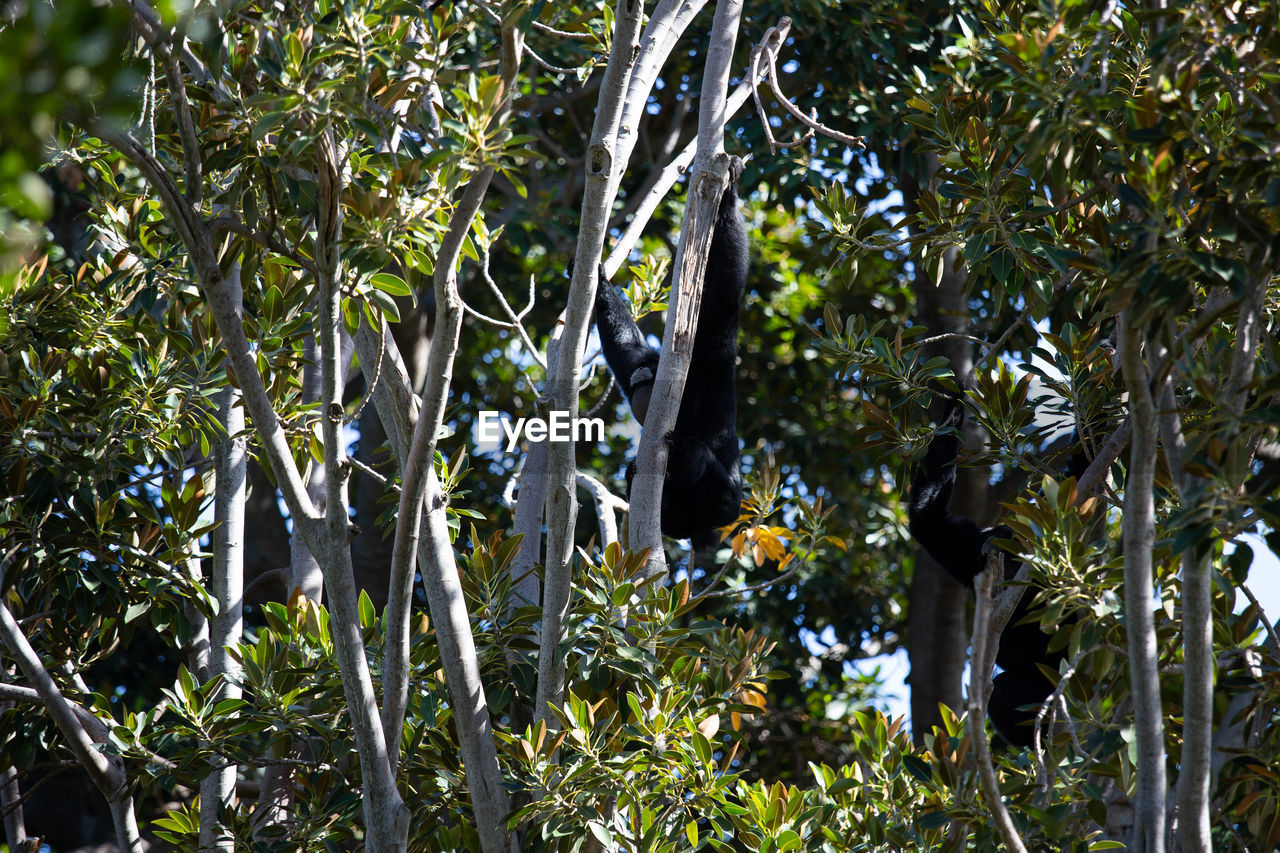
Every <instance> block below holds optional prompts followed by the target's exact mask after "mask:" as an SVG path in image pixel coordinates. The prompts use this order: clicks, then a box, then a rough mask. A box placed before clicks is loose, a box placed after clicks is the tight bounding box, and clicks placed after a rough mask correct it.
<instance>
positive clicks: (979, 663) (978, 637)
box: [968, 550, 1027, 853]
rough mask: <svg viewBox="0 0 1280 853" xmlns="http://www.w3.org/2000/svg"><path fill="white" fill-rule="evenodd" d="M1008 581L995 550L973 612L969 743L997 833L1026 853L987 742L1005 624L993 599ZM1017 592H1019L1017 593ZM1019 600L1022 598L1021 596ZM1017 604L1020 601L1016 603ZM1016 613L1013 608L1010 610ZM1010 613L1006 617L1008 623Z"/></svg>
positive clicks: (979, 585)
mask: <svg viewBox="0 0 1280 853" xmlns="http://www.w3.org/2000/svg"><path fill="white" fill-rule="evenodd" d="M1002 577H1004V555H1003V554H1002V553H1001V552H1000V551H998V550H993V551H992V552H991V554H990V555H989V556H988V557H987V567H986V569H984V570H983V571H982V572H980V573H979V574H978V577H976V578H975V579H974V584H973V587H974V592H975V593H976V596H975V603H974V609H973V665H972V666H971V667H970V671H969V726H968V732H969V742H970V743H971V744H973V749H974V753H975V755H976V757H977V762H978V776H979V778H980V779H981V781H982V792H983V796H984V797H985V799H986V801H987V808H988V809H990V810H991V816H992V818H993V819H994V820H995V824H996V829H997V830H998V831H999V833H1000V837H1001V838H1002V839H1003V840H1004V843H1005V846H1006V847H1008V848H1009V849H1010V850H1012V851H1014V853H1026V849H1027V848H1026V846H1025V845H1024V844H1023V843H1022V839H1021V838H1020V837H1019V836H1018V830H1017V829H1016V828H1015V827H1014V825H1013V819H1012V818H1010V817H1009V809H1008V808H1006V806H1005V804H1004V797H1003V796H1002V795H1001V793H1000V782H999V780H998V779H997V778H996V771H995V767H993V766H992V764H991V746H990V744H989V743H988V742H987V727H986V720H987V695H988V692H989V689H990V684H991V669H992V664H994V663H995V659H996V655H995V645H996V644H997V643H999V641H1000V631H1001V630H1003V628H1004V624H1003V623H1001V624H999V625H992V624H991V622H992V620H991V603H992V601H991V598H992V589H993V588H994V586H995V583H996V579H997V578H1002ZM1014 591H1015V592H1016V590H1014ZM1017 597H1018V598H1021V594H1020V593H1019V594H1018V596H1017ZM1013 600H1014V601H1015V602H1016V598H1015V599H1013ZM1010 610H1012V607H1010ZM1008 616H1009V615H1008V613H1005V614H1003V618H1004V621H1007V620H1008Z"/></svg>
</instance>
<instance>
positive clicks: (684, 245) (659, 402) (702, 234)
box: [629, 0, 742, 578]
mask: <svg viewBox="0 0 1280 853" xmlns="http://www.w3.org/2000/svg"><path fill="white" fill-rule="evenodd" d="M741 18H742V3H741V2H740V0H720V2H717V3H716V11H715V17H714V18H713V19H712V22H711V38H710V41H709V43H708V45H707V62H706V66H705V70H704V71H703V75H702V92H701V100H700V102H699V105H698V150H697V153H696V154H695V155H694V158H693V171H692V174H691V176H690V181H689V192H688V195H687V198H686V200H685V217H684V224H683V225H682V226H681V228H680V244H679V246H678V247H677V248H676V257H675V261H674V262H673V264H672V279H671V304H670V307H669V308H668V309H667V322H666V326H665V328H664V329H663V333H662V354H661V356H660V357H659V359H658V373H657V376H656V377H655V378H654V383H653V392H652V395H651V396H650V398H649V409H648V411H647V412H646V413H645V419H644V426H643V428H642V429H641V431H640V444H639V446H638V447H637V448H636V473H635V478H634V480H633V481H632V483H631V495H630V500H631V516H630V524H629V528H630V542H631V547H632V549H633V550H642V549H645V548H648V549H649V553H648V556H647V558H646V560H645V565H644V568H643V569H641V571H642V572H643V575H644V577H646V578H651V577H656V576H659V575H662V574H665V573H666V571H667V561H666V554H665V553H664V552H663V548H662V525H661V521H662V519H661V516H662V484H663V481H664V479H665V478H666V473H667V452H668V445H667V441H666V435H667V434H668V433H669V432H671V430H672V429H674V427H675V423H676V416H677V414H678V413H679V411H680V398H681V395H682V394H683V393H684V385H685V379H686V377H687V376H688V373H689V362H690V359H691V358H692V356H693V341H694V336H695V334H696V333H697V328H698V312H699V310H700V308H701V305H702V286H703V283H704V281H705V278H706V270H707V257H708V254H709V253H710V249H711V238H712V232H713V231H714V230H715V221H716V214H717V211H718V210H719V207H720V199H721V196H723V194H724V189H725V185H726V184H727V182H728V170H729V158H728V156H727V155H726V154H725V153H724V126H725V120H726V118H727V116H728V110H727V107H726V102H727V97H728V89H729V74H730V70H731V68H732V64H733V47H734V45H735V44H736V43H737V38H738V24H739V21H740V20H741Z"/></svg>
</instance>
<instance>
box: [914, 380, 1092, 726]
mask: <svg viewBox="0 0 1280 853" xmlns="http://www.w3.org/2000/svg"><path fill="white" fill-rule="evenodd" d="M964 415H965V409H964V403H963V402H962V401H961V400H960V399H958V398H951V399H950V400H949V401H948V405H947V409H946V412H945V413H944V414H943V416H942V419H941V420H940V421H939V423H938V426H939V428H950V429H944V430H943V431H942V432H939V433H937V434H936V435H935V436H934V437H933V439H932V440H931V441H930V442H929V449H928V450H927V451H926V453H925V458H924V462H923V463H922V464H921V465H920V467H919V468H918V469H917V470H916V474H915V477H914V479H913V480H912V482H911V501H910V503H909V504H908V507H907V514H908V517H909V519H910V527H911V535H912V537H913V538H914V539H915V540H916V541H917V542H919V543H920V545H922V546H923V547H924V549H925V550H926V551H927V552H929V556H930V557H932V558H933V559H934V560H935V561H936V562H937V563H938V565H939V566H941V567H942V568H943V570H944V571H946V572H947V574H949V575H951V576H952V577H953V578H955V579H956V580H957V581H959V582H960V583H962V584H964V585H965V586H966V587H967V588H968V589H969V591H970V592H973V584H974V579H975V578H976V577H977V576H978V573H979V572H981V571H982V570H983V569H985V568H986V565H987V553H988V551H989V549H990V548H991V547H993V546H992V544H991V543H992V541H993V540H995V539H1008V538H1010V537H1011V536H1012V533H1011V531H1010V530H1009V528H1007V527H1004V526H1003V525H998V526H995V527H987V528H980V527H978V525H977V524H975V523H974V522H973V521H972V520H970V519H968V518H966V517H964V516H962V515H955V514H953V513H952V512H951V507H950V504H951V497H952V494H953V493H954V491H955V483H956V456H957V455H958V454H959V452H960V441H961V435H960V427H961V426H962V425H963V423H964ZM1076 438H1078V436H1076ZM1088 465H1089V460H1088V458H1087V456H1086V455H1085V453H1084V452H1083V451H1082V450H1080V451H1077V452H1076V453H1075V454H1074V455H1072V457H1071V458H1070V459H1069V460H1068V462H1067V465H1066V468H1065V470H1064V472H1063V476H1064V477H1079V476H1080V474H1082V473H1083V472H1084V470H1085V469H1086V468H1087V467H1088ZM1021 566H1022V563H1021V562H1020V561H1018V560H1017V559H1014V558H1013V557H1011V556H1008V555H1006V559H1005V560H1004V567H1005V569H1004V580H1005V581H1009V580H1012V579H1013V578H1014V576H1015V575H1017V573H1018V570H1019V568H1021ZM1033 598H1034V592H1033V591H1032V590H1027V591H1026V592H1024V593H1023V595H1022V597H1021V598H1020V599H1019V601H1018V603H1017V606H1016V607H1015V608H1014V610H1013V613H1012V614H1011V615H1010V617H1009V621H1008V622H1007V623H1006V625H1005V628H1004V631H1003V632H1001V634H1000V638H999V641H998V645H997V647H996V663H997V664H999V665H1000V668H1001V670H1002V671H1001V672H1000V673H999V674H998V675H996V677H995V678H994V679H992V682H991V684H992V687H991V697H990V699H988V701H987V716H989V717H990V718H991V723H992V725H994V726H995V729H996V732H997V733H999V735H1000V736H1001V737H1002V738H1003V739H1004V740H1005V741H1007V742H1008V743H1009V744H1011V745H1013V746H1015V747H1022V748H1025V747H1029V746H1031V744H1032V740H1033V736H1034V731H1033V727H1034V721H1035V719H1036V715H1037V713H1038V712H1039V709H1040V706H1041V705H1042V704H1043V703H1044V701H1045V699H1047V698H1049V695H1050V694H1051V693H1053V689H1054V682H1053V681H1051V680H1050V679H1049V678H1048V677H1047V676H1046V675H1045V673H1044V672H1043V671H1042V670H1041V665H1043V666H1046V667H1048V668H1049V669H1050V670H1053V669H1056V668H1057V667H1058V664H1059V663H1060V662H1061V661H1062V660H1063V659H1064V657H1065V655H1064V654H1063V652H1062V651H1053V652H1050V651H1049V639H1050V637H1049V635H1048V634H1046V633H1045V632H1044V631H1043V630H1042V629H1041V627H1040V624H1039V622H1037V621H1035V620H1034V619H1032V620H1031V621H1028V620H1027V617H1028V615H1029V614H1030V612H1031V606H1032V599H1033Z"/></svg>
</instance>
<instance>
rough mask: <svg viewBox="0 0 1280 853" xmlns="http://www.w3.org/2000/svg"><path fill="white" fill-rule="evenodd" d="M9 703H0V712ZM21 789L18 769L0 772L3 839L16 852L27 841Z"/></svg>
mask: <svg viewBox="0 0 1280 853" xmlns="http://www.w3.org/2000/svg"><path fill="white" fill-rule="evenodd" d="M8 705H9V703H7V702H6V703H0V711H3V710H5V708H7V707H8ZM21 800H22V789H21V788H20V787H19V785H18V769H17V768H16V767H6V768H5V769H4V770H0V809H3V810H4V837H5V842H6V843H7V844H8V845H9V849H10V850H18V849H19V847H18V845H19V844H23V843H24V842H26V840H27V825H26V821H24V820H23V818H22V802H21Z"/></svg>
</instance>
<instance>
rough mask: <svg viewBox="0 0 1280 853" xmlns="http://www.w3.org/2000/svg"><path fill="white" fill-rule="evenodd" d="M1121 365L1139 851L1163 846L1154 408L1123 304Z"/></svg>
mask: <svg viewBox="0 0 1280 853" xmlns="http://www.w3.org/2000/svg"><path fill="white" fill-rule="evenodd" d="M1118 326H1119V328H1118V332H1119V337H1120V341H1119V344H1120V364H1121V369H1122V371H1123V376H1124V381H1125V388H1126V390H1127V391H1128V392H1129V411H1130V415H1129V417H1130V420H1131V421H1132V423H1133V444H1132V446H1131V448H1130V452H1129V471H1128V475H1127V477H1126V481H1125V490H1124V522H1123V533H1124V612H1125V633H1126V635H1127V639H1128V652H1129V681H1130V684H1131V687H1132V690H1133V716H1134V733H1135V738H1136V740H1137V744H1136V746H1137V754H1138V762H1137V793H1136V796H1135V797H1134V828H1133V839H1132V842H1131V847H1132V849H1133V850H1135V851H1137V853H1163V851H1164V848H1165V766H1164V765H1165V753H1164V717H1163V712H1162V710H1161V706H1160V673H1159V669H1158V667H1159V660H1158V659H1157V654H1156V629H1155V618H1154V615H1153V607H1154V604H1155V581H1154V573H1153V568H1152V551H1153V548H1154V545H1155V498H1154V478H1155V462H1156V410H1155V404H1154V402H1153V401H1152V398H1151V389H1150V386H1149V385H1148V376H1147V369H1146V365H1145V364H1144V362H1143V357H1142V346H1143V339H1144V335H1143V334H1142V332H1141V330H1139V329H1138V328H1137V327H1136V326H1135V325H1134V324H1133V320H1132V318H1131V317H1130V315H1129V312H1128V311H1127V310H1125V311H1121V312H1120V318H1119V322H1118Z"/></svg>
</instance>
